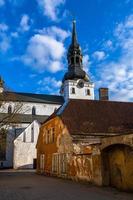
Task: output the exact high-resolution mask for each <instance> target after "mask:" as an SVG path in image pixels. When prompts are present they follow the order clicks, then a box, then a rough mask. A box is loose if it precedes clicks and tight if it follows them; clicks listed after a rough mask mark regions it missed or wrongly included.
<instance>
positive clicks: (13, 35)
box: [11, 32, 19, 38]
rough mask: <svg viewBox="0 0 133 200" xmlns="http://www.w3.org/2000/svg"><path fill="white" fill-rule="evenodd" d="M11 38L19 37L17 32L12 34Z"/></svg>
mask: <svg viewBox="0 0 133 200" xmlns="http://www.w3.org/2000/svg"><path fill="white" fill-rule="evenodd" d="M11 37H13V38H18V37H19V35H18V32H12V33H11Z"/></svg>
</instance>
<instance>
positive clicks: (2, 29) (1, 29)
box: [0, 23, 8, 32]
mask: <svg viewBox="0 0 133 200" xmlns="http://www.w3.org/2000/svg"><path fill="white" fill-rule="evenodd" d="M7 30H8V26H7V25H6V24H4V23H1V24H0V32H6V31H7Z"/></svg>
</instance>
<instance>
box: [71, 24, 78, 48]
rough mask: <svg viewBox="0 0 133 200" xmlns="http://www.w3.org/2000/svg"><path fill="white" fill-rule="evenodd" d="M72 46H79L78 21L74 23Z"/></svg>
mask: <svg viewBox="0 0 133 200" xmlns="http://www.w3.org/2000/svg"><path fill="white" fill-rule="evenodd" d="M72 45H73V46H76V45H77V32H76V21H75V20H74V21H73V31H72Z"/></svg>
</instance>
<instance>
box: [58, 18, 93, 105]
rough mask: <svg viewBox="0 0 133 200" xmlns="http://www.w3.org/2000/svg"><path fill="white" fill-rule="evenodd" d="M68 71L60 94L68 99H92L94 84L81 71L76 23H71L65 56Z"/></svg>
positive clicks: (81, 64)
mask: <svg viewBox="0 0 133 200" xmlns="http://www.w3.org/2000/svg"><path fill="white" fill-rule="evenodd" d="M67 60H68V71H67V72H66V73H65V75H64V78H63V80H62V86H61V91H60V92H61V94H62V95H63V96H64V99H65V101H67V100H68V99H94V84H93V83H92V82H91V81H90V78H89V76H88V75H87V73H86V72H85V71H84V70H83V55H82V52H81V47H80V45H79V44H78V40H77V33H76V22H75V21H73V30H72V41H71V44H70V46H69V49H68V54H67Z"/></svg>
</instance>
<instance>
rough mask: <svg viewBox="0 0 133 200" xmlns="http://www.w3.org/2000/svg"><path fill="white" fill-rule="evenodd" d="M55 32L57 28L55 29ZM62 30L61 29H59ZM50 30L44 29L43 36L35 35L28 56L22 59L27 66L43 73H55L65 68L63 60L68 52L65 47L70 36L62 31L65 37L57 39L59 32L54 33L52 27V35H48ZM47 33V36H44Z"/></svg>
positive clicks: (29, 46) (27, 52) (29, 45)
mask: <svg viewBox="0 0 133 200" xmlns="http://www.w3.org/2000/svg"><path fill="white" fill-rule="evenodd" d="M54 30H55V28H54ZM57 30H60V31H61V29H58V28H57ZM49 31H50V28H48V30H46V29H45V31H44V29H43V35H42V34H35V35H34V36H33V37H32V38H31V39H30V41H29V44H28V47H27V51H26V54H25V55H24V56H23V57H22V60H23V62H24V63H25V64H27V65H30V66H31V67H33V68H34V69H36V70H38V71H40V72H43V71H45V70H47V71H50V72H52V73H55V72H57V71H59V70H61V69H62V68H63V63H62V59H63V57H64V54H65V52H66V49H65V47H64V39H65V38H66V37H68V35H69V34H67V32H65V31H64V30H62V32H63V33H64V36H63V37H62V38H61V37H60V36H59V35H58V37H57V32H56V31H54V32H53V33H52V31H53V27H51V34H48V33H49ZM44 32H45V34H44Z"/></svg>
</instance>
